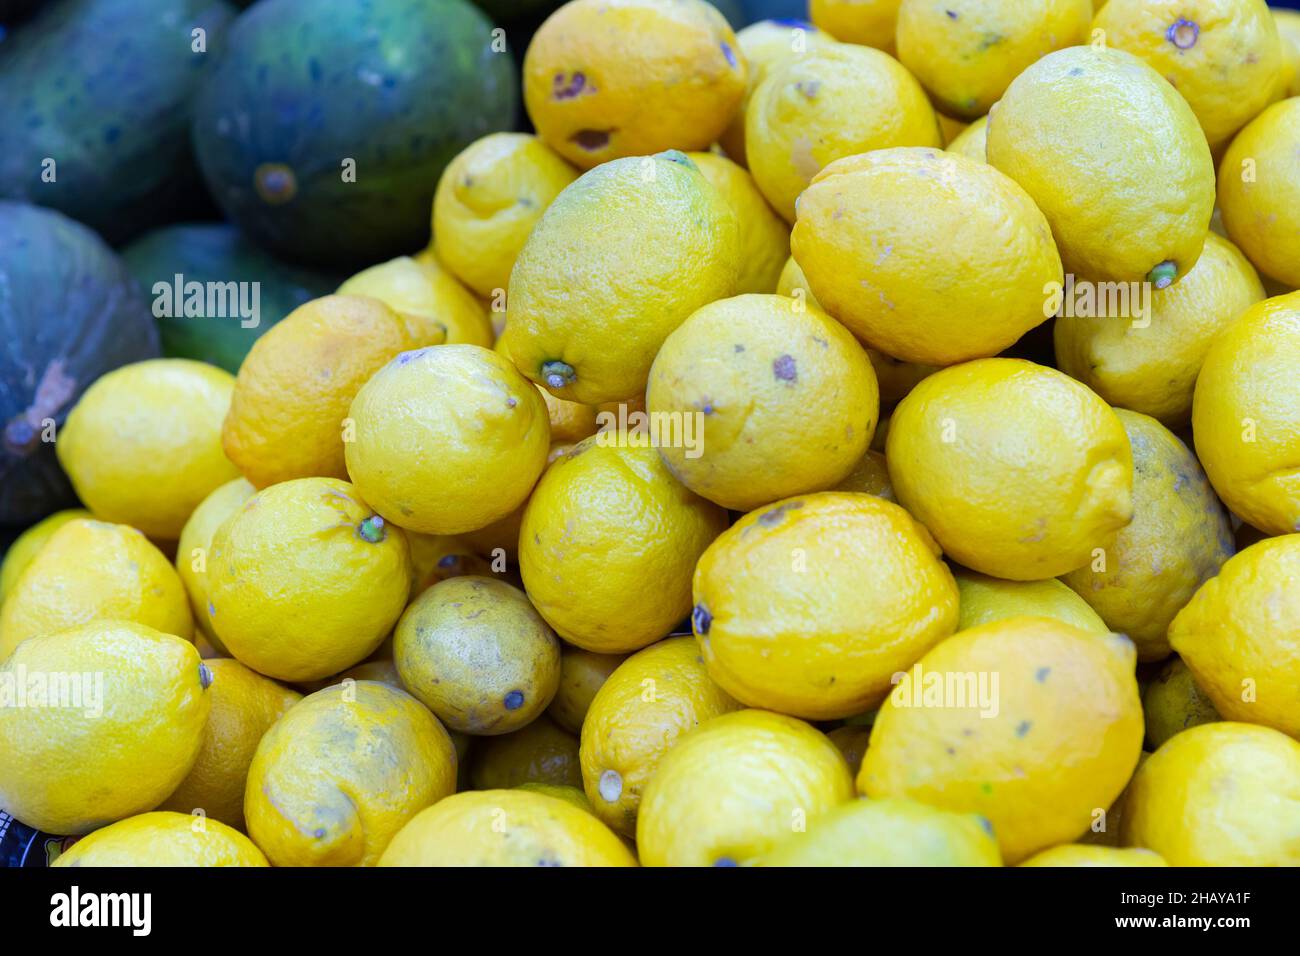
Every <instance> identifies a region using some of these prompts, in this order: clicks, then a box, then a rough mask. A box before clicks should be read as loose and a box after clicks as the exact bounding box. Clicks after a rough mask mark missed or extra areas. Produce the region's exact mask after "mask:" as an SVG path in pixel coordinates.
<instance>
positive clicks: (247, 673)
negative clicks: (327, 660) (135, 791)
mask: <svg viewBox="0 0 1300 956" xmlns="http://www.w3.org/2000/svg"><path fill="white" fill-rule="evenodd" d="M204 666H206V667H207V669H208V673H209V675H210V677H209V679H208V680H209V683H208V699H209V701H210V702H211V706H210V709H209V713H208V722H207V726H206V728H205V729H204V731H203V744H202V746H201V747H200V748H199V756H198V758H197V759H196V760H195V761H194V766H193V767H191V768H190V772H189V775H188V776H187V777H186V778H185V779H184V780H182V781H181V784H180V786H179V787H177V788H176V789H175V790H174V791H173V792H172V794H171V796H169V797H168V798H167V799H166V800H164V801H163V802H162V804H161V805H160V807H159V809H162V810H175V811H177V812H178V813H183V814H190V813H193V812H194V811H196V810H198V811H202V813H203V814H204V815H205V816H206V817H207V818H208V819H209V820H217V821H220V822H221V823H224V824H227V825H229V826H232V827H234V828H235V829H237V830H242V829H244V785H245V783H246V782H247V780H248V766H249V764H251V763H252V762H253V754H254V753H255V752H256V751H257V745H258V743H260V742H261V740H262V735H263V734H265V733H266V732H267V731H268V730H269V729H270V728H271V725H272V724H274V723H275V722H276V721H277V720H278V719H279V718H280V716H281V715H282V714H283V713H284V712H285V711H286V710H288V709H289V708H290V707H291V706H293V705H294V704H296V703H297V702H298V701H300V700H301V699H302V694H300V693H298V692H297V691H295V690H290V689H289V688H287V687H284V686H281V685H280V684H277V683H276V682H275V681H273V680H270V679H269V678H266V677H263V676H262V675H261V674H258V673H256V672H254V671H251V670H249V669H248V668H247V667H245V666H244V665H243V664H241V663H239V661H236V660H231V659H230V658H218V659H216V660H210V661H208V662H207V663H206V664H205V665H204Z"/></svg>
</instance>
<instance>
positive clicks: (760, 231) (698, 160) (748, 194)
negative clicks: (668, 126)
mask: <svg viewBox="0 0 1300 956" xmlns="http://www.w3.org/2000/svg"><path fill="white" fill-rule="evenodd" d="M689 155H690V159H691V162H693V163H694V164H695V165H696V166H697V167H699V170H700V172H701V173H703V174H704V178H705V179H707V180H708V181H709V182H710V183H712V184H713V188H714V189H716V190H718V192H720V193H722V195H723V197H724V198H725V199H726V200H727V202H729V203H730V204H731V208H732V209H733V210H734V211H735V213H736V224H737V227H738V228H739V235H740V277H739V279H738V280H737V281H736V292H738V293H743V292H771V291H772V290H773V289H774V288H775V287H776V282H777V280H778V279H779V278H780V276H781V268H782V266H784V265H785V260H786V259H788V258H789V256H790V227H789V226H788V225H786V222H785V220H784V219H782V218H781V217H780V216H778V215H777V214H776V213H775V212H773V211H772V207H771V206H769V205H768V204H767V200H766V199H765V198H763V194H762V193H761V192H759V189H758V186H757V185H756V184H755V183H754V177H752V176H751V175H749V173H748V172H746V171H745V170H744V169H743V168H742V167H740V166H737V165H736V164H735V163H733V162H732V161H731V160H729V159H727V158H726V157H725V156H717V155H715V154H713V153H690V154H689Z"/></svg>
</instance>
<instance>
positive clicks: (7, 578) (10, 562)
mask: <svg viewBox="0 0 1300 956" xmlns="http://www.w3.org/2000/svg"><path fill="white" fill-rule="evenodd" d="M89 517H91V514H90V512H89V511H87V510H86V509H85V508H67V509H65V510H63V511H56V512H54V514H52V515H49V516H48V517H45V518H42V519H41V520H40V521H38V522H36V524H34V525H32V526H31V527H30V528H28V529H27V530H26V531H24V532H23V533H22V534H20V535H19V536H18V537H17V538H15V539H14V542H13V544H11V545H9V550H7V551H6V552H5V556H4V561H3V563H0V603H2V602H3V601H4V599H5V598H6V597H8V596H9V592H10V591H12V590H13V589H14V584H16V583H17V581H18V579H19V578H20V577H22V573H23V572H24V571H26V570H27V565H29V564H31V563H32V561H33V559H35V557H36V555H37V554H39V553H40V550H41V548H43V547H45V545H46V543H47V542H48V541H49V540H50V538H52V537H53V536H54V532H56V531H58V530H59V529H60V528H62V527H63V526H64V525H65V524H67V523H68V522H69V521H75V520H77V519H78V518H89Z"/></svg>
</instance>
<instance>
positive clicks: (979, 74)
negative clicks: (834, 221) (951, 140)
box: [897, 0, 1262, 117]
mask: <svg viewBox="0 0 1300 956" xmlns="http://www.w3.org/2000/svg"><path fill="white" fill-rule="evenodd" d="M1261 2H1262V0H1261ZM1091 22H1092V3H1091V0H1031V2H1029V3H1003V2H999V0H945V2H943V3H934V2H932V0H902V3H901V4H899V7H898V28H897V42H898V59H899V60H901V61H902V63H903V66H905V67H907V68H908V69H909V70H911V71H912V72H913V73H914V74H916V78H917V79H918V80H920V81H921V85H922V86H924V87H925V88H926V89H927V90H929V91H930V95H931V96H932V97H933V98H934V101H935V105H936V106H937V107H938V108H939V109H941V110H945V111H947V112H949V113H953V114H955V115H957V116H966V117H975V116H982V115H983V114H985V113H987V112H988V111H989V107H990V106H992V105H993V104H994V103H996V102H997V101H998V99H999V98H1000V97H1001V96H1002V94H1003V93H1004V92H1005V91H1006V88H1007V86H1008V85H1010V83H1011V81H1012V80H1014V79H1015V78H1016V77H1017V76H1018V75H1019V74H1020V72H1021V71H1022V70H1024V69H1025V68H1026V67H1028V66H1029V65H1030V64H1032V63H1034V62H1036V61H1037V60H1038V59H1040V58H1041V57H1043V56H1044V55H1046V54H1048V53H1051V52H1052V51H1053V50H1060V49H1062V48H1064V47H1068V46H1074V45H1075V44H1078V43H1084V42H1085V41H1086V40H1087V38H1088V27H1089V24H1090V23H1091Z"/></svg>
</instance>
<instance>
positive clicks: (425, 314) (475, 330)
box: [338, 254, 493, 348]
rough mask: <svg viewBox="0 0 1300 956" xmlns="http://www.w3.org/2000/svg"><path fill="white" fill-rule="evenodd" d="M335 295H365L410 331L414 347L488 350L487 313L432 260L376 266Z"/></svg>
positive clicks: (424, 258)
mask: <svg viewBox="0 0 1300 956" xmlns="http://www.w3.org/2000/svg"><path fill="white" fill-rule="evenodd" d="M338 293H339V295H368V296H372V297H373V298H376V299H378V300H379V301H380V302H383V303H384V304H385V305H387V306H388V307H389V308H391V309H392V310H393V311H394V312H397V313H398V314H399V315H401V316H402V317H403V318H404V319H405V320H406V321H407V324H408V325H409V326H410V327H411V328H412V329H414V330H415V332H416V338H417V341H418V344H420V345H438V344H443V343H450V344H458V345H481V346H483V347H484V348H491V347H492V338H493V336H492V323H491V322H490V321H489V320H488V314H487V310H486V309H485V308H484V307H483V305H482V303H480V302H479V301H478V299H476V298H474V296H473V294H472V293H471V292H470V291H469V290H468V289H466V288H465V287H464V286H462V285H461V284H460V282H459V281H458V280H457V279H456V277H455V276H454V275H452V274H451V273H450V272H449V271H448V270H447V269H446V268H444V267H443V265H442V263H441V262H440V261H439V260H438V258H437V255H436V254H435V255H432V256H421V257H419V258H411V257H409V256H399V257H398V258H396V259H390V260H388V261H387V262H381V263H380V264H379V265H377V266H371V267H370V268H369V269H365V270H364V271H362V272H358V273H357V274H356V275H354V276H353V277H352V278H350V279H348V280H347V281H346V282H344V283H343V284H342V285H341V286H339V288H338Z"/></svg>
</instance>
